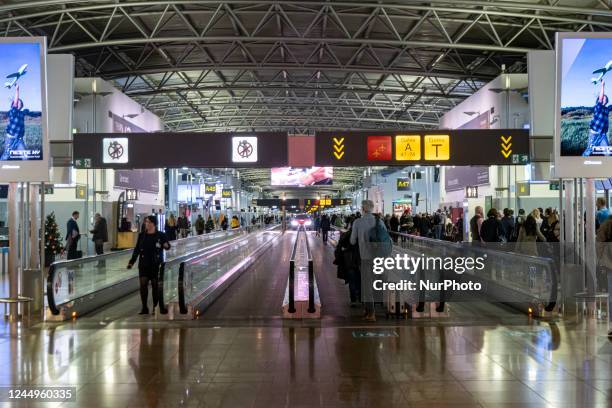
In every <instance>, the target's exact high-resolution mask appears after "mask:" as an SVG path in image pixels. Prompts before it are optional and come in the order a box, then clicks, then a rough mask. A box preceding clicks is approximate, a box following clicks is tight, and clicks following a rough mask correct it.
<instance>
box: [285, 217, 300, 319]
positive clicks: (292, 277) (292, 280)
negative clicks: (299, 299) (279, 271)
mask: <svg viewBox="0 0 612 408" xmlns="http://www.w3.org/2000/svg"><path fill="white" fill-rule="evenodd" d="M301 228H302V227H300V228H299V229H298V232H297V234H296V236H295V242H294V243H293V249H292V250H291V258H289V308H288V312H289V313H295V254H296V252H297V246H298V241H299V240H300V231H301Z"/></svg>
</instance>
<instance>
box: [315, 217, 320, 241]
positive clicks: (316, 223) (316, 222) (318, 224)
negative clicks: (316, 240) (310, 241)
mask: <svg viewBox="0 0 612 408" xmlns="http://www.w3.org/2000/svg"><path fill="white" fill-rule="evenodd" d="M314 230H315V237H319V236H321V217H320V216H319V215H318V214H317V215H315V217H314Z"/></svg>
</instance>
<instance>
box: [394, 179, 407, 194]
mask: <svg viewBox="0 0 612 408" xmlns="http://www.w3.org/2000/svg"><path fill="white" fill-rule="evenodd" d="M395 185H396V186H397V191H410V179H409V178H406V177H399V178H398V179H397V181H396V182H395Z"/></svg>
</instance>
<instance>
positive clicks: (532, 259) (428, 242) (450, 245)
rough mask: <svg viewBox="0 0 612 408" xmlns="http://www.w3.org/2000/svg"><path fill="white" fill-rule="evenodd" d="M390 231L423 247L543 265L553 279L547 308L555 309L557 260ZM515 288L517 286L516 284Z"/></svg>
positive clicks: (518, 262) (511, 262) (510, 261)
mask: <svg viewBox="0 0 612 408" xmlns="http://www.w3.org/2000/svg"><path fill="white" fill-rule="evenodd" d="M390 233H391V234H392V235H396V236H398V237H400V238H403V239H407V240H409V241H410V242H412V243H413V244H417V245H418V244H422V245H423V246H422V248H423V247H425V248H427V249H436V250H438V251H439V249H440V247H444V248H446V249H450V250H461V249H467V250H469V251H472V252H475V253H479V254H482V255H485V254H486V255H487V258H488V259H491V258H493V259H496V260H499V259H503V260H506V261H507V264H509V265H516V264H524V263H529V264H531V265H539V266H541V267H542V269H543V270H545V271H546V275H548V276H549V277H550V280H551V287H550V293H549V294H548V298H547V304H546V305H545V310H546V311H551V310H553V309H554V307H555V305H556V302H557V292H558V277H557V273H556V272H555V269H554V265H555V262H554V260H552V259H551V258H547V257H540V256H534V255H527V254H521V253H517V252H512V251H504V250H499V249H495V248H491V247H490V246H489V247H487V246H486V243H485V244H484V245H480V244H478V243H476V244H470V243H467V242H449V241H443V240H439V239H434V238H428V237H421V236H416V235H411V234H406V233H401V232H394V231H391V232H390ZM400 246H401V245H400ZM515 288H517V287H516V286H515Z"/></svg>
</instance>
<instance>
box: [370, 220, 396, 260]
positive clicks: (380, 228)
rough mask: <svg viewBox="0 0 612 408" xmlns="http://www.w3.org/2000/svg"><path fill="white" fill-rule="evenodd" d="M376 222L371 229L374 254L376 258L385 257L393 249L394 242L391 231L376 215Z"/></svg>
mask: <svg viewBox="0 0 612 408" xmlns="http://www.w3.org/2000/svg"><path fill="white" fill-rule="evenodd" d="M374 218H375V219H376V224H375V225H374V227H373V228H372V229H371V230H370V233H369V236H368V238H369V241H370V242H371V243H372V244H373V245H372V255H373V257H374V258H385V257H388V256H390V255H391V252H392V251H393V242H392V241H391V237H390V236H389V231H387V228H386V227H385V224H384V223H383V222H382V221H381V220H380V218H379V217H377V216H374Z"/></svg>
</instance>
